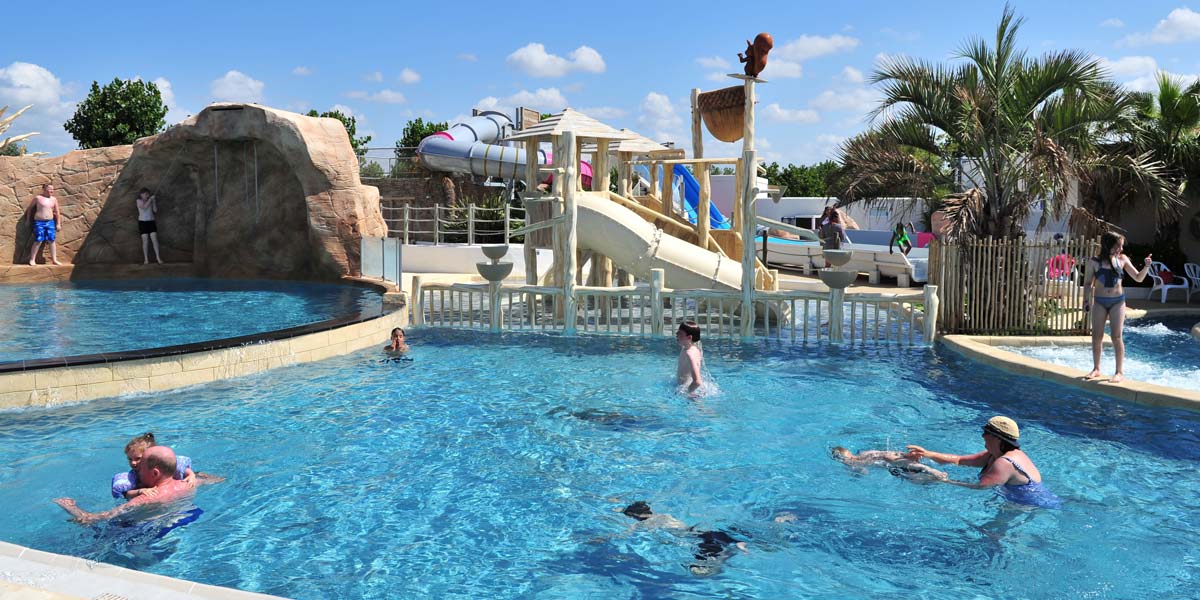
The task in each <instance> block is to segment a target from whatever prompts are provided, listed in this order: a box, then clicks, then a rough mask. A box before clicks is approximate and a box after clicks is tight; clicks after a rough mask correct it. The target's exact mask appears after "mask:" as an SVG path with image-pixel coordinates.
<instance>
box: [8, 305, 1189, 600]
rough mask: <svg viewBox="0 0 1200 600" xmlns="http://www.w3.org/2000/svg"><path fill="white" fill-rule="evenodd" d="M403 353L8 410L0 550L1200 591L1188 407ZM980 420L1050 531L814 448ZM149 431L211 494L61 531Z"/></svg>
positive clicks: (723, 589) (710, 362)
mask: <svg viewBox="0 0 1200 600" xmlns="http://www.w3.org/2000/svg"><path fill="white" fill-rule="evenodd" d="M409 341H410V343H411V344H412V345H413V346H414V350H413V358H414V360H413V361H412V362H406V363H391V362H382V361H381V360H380V355H379V352H378V351H377V350H368V351H362V352H359V353H356V354H351V355H347V356H343V357H339V358H334V359H329V360H325V361H321V362H316V363H308V364H304V365H298V366H294V367H287V368H282V369H277V370H274V371H270V372H266V373H262V374H258V375H254V376H251V377H246V378H241V379H236V380H229V381H223V382H217V383H212V384H206V385H204V386H200V387H194V388H189V389H185V390H179V391H174V392H166V393H159V394H152V395H139V396H130V397H122V398H114V399H108V400H101V401H96V402H92V403H90V404H86V405H76V406H68V407H60V408H56V409H52V410H49V409H39V410H22V411H17V412H8V413H0V464H3V465H6V468H4V469H3V470H0V505H2V506H4V507H6V510H4V511H0V539H3V540H5V541H9V542H13V543H17V544H22V545H26V546H31V547H34V548H38V549H42V550H47V551H51V552H59V553H64V554H71V555H77V556H82V557H85V558H88V559H93V560H98V561H104V562H110V563H116V564H118V565H123V566H130V567H133V568H137V569H141V570H144V571H149V572H153V573H160V574H164V575H170V576H175V577H183V578H187V579H192V580H196V581H200V582H204V583H209V584H216V585H223V586H234V587H238V588H242V589H247V590H254V591H258V592H264V593H269V594H277V595H282V596H288V597H295V598H304V599H309V598H311V599H317V598H321V599H326V598H334V599H340V598H345V599H351V598H371V599H382V598H401V597H432V598H442V597H460V598H489V599H491V598H529V597H536V598H583V597H595V598H794V597H831V598H833V597H836V598H866V597H877V598H884V597H922V598H972V597H975V598H982V597H987V598H1008V597H1017V598H1079V597H1101V598H1133V597H1163V598H1166V597H1190V596H1192V595H1193V594H1194V591H1195V585H1196V574H1197V572H1198V571H1197V568H1198V566H1200V547H1198V546H1197V545H1196V544H1195V531H1196V530H1197V528H1198V527H1200V471H1198V470H1197V468H1196V464H1197V460H1200V414H1196V413H1190V412H1185V411H1179V410H1169V409H1153V408H1149V407H1143V406H1139V405H1133V404H1125V403H1121V402H1118V401H1115V400H1111V399H1108V398H1104V397H1099V396H1094V395H1089V394H1086V393H1083V392H1081V391H1076V390H1073V389H1068V388H1064V387H1058V386H1053V385H1051V384H1048V383H1045V382H1043V381H1040V380H1035V379H1032V378H1022V377H1019V376H1014V375H1009V374H1005V373H1002V372H1000V371H997V370H994V369H991V368H987V367H983V366H980V365H977V364H974V363H970V362H966V361H965V360H964V359H961V358H958V357H957V356H954V355H950V354H947V353H944V352H941V351H937V350H931V349H928V348H912V347H892V346H883V345H880V346H865V347H852V348H850V347H836V346H828V345H809V346H788V345H784V346H780V345H776V344H773V343H767V342H760V343H758V344H757V345H740V344H732V343H730V344H710V345H708V346H707V348H706V353H707V356H706V361H707V368H708V371H709V372H710V373H711V374H712V376H713V377H714V378H715V379H716V381H717V382H718V384H719V388H720V392H719V393H717V394H716V395H714V396H710V397H707V398H704V399H702V400H699V401H692V400H688V399H687V398H685V397H682V396H680V395H678V394H677V393H676V392H675V386H674V385H673V381H672V380H671V379H672V377H671V376H672V374H673V372H674V367H675V357H676V354H677V353H678V350H677V348H675V347H674V344H673V341H671V340H669V339H655V340H642V339H630V338H616V339H613V338H608V339H605V338H597V337H579V338H561V337H557V336H542V335H532V334H529V335H516V334H506V335H502V336H495V337H493V336H489V335H481V334H478V333H471V332H451V331H431V330H421V329H417V330H414V331H412V332H410V335H409ZM383 342H384V340H380V345H381V346H382V345H383ZM994 414H1007V415H1010V416H1012V417H1014V418H1016V419H1017V420H1018V421H1019V422H1020V425H1021V439H1022V441H1023V442H1024V447H1025V448H1026V450H1027V451H1028V452H1029V453H1030V455H1031V456H1032V457H1033V459H1034V460H1035V461H1036V463H1037V465H1038V466H1039V468H1040V469H1041V472H1042V474H1043V477H1044V480H1045V483H1046V485H1048V486H1049V487H1050V488H1051V489H1052V490H1053V491H1054V492H1056V493H1057V494H1058V495H1059V496H1061V497H1062V498H1063V500H1064V506H1063V508H1062V509H1061V510H1046V509H1029V508H1024V507H1020V506H1017V505H1013V504H1009V503H1006V502H1004V501H1003V500H1002V499H1001V498H999V497H998V496H997V495H995V493H993V492H992V491H978V490H968V489H963V488H959V487H955V486H948V485H940V484H931V485H918V484H915V483H912V482H909V481H905V480H901V479H898V478H895V477H892V476H890V475H889V474H888V473H887V472H886V471H885V470H882V469H874V470H871V471H869V472H867V473H865V474H858V473H855V472H853V471H851V470H849V469H848V468H847V467H845V466H844V465H842V464H840V463H838V462H835V461H833V460H832V459H831V458H830V457H829V449H830V447H832V446H835V445H844V446H848V447H850V448H851V449H854V450H856V451H857V450H863V449H871V448H888V447H890V448H898V447H901V446H902V445H903V444H904V443H919V444H922V445H924V446H926V447H927V448H929V449H935V450H943V451H949V452H961V453H968V452H975V451H978V450H981V449H982V440H981V438H980V425H981V424H982V423H983V422H984V421H985V420H986V419H987V418H988V417H990V416H992V415H994ZM145 430H152V431H154V432H155V433H156V434H157V435H158V437H159V440H160V441H162V442H163V443H166V444H168V445H171V446H174V447H175V448H176V449H177V450H178V451H179V452H180V453H182V454H186V455H188V456H190V457H192V459H193V461H194V463H195V466H196V468H197V469H198V470H200V471H204V472H209V473H214V474H218V475H222V476H225V477H228V478H229V480H228V481H227V482H225V483H222V484H218V485H214V486H208V487H203V488H201V489H200V490H199V492H198V494H197V497H196V499H195V503H196V505H197V506H198V507H200V508H202V509H203V511H204V512H203V514H202V515H201V516H200V518H199V519H198V520H197V521H195V522H193V523H190V524H188V525H186V526H183V527H180V528H178V529H174V530H173V531H170V532H169V533H168V534H167V535H165V536H163V537H162V539H158V540H153V539H147V538H152V536H146V535H132V534H129V533H128V530H127V529H123V528H120V527H107V528H84V527H81V526H79V525H76V524H73V523H70V522H68V521H67V520H66V515H65V514H64V513H63V512H62V511H61V510H60V509H59V508H58V507H56V506H54V505H53V504H51V499H53V498H55V497H58V496H70V497H74V498H76V499H77V500H78V501H79V503H80V505H81V506H83V507H84V508H88V509H92V510H98V509H101V508H108V507H110V506H112V505H113V503H114V501H113V500H112V499H111V498H110V497H109V492H108V488H109V479H110V477H111V476H112V474H113V473H114V472H118V471H122V470H124V469H125V468H126V465H125V462H124V460H123V456H122V453H121V450H122V447H123V446H124V444H125V442H126V441H127V440H128V439H129V438H130V437H132V436H133V435H135V434H138V433H141V432H142V431H145ZM946 468H947V469H949V470H950V472H951V474H952V476H954V477H956V478H960V479H964V480H973V479H974V477H975V475H976V471H975V470H974V469H965V468H957V467H946ZM635 500H644V501H647V502H649V503H650V505H651V506H652V507H653V509H654V510H655V511H657V512H662V513H669V514H671V515H673V516H674V517H676V518H678V519H679V520H681V521H683V522H684V523H686V524H688V525H693V526H696V527H697V528H698V530H717V529H721V530H725V531H727V532H730V533H731V534H732V535H733V536H735V537H736V538H737V539H741V540H744V541H745V542H746V544H747V550H746V552H740V553H738V554H736V555H734V556H732V557H731V558H729V560H728V561H726V562H725V564H724V568H723V569H722V570H721V571H720V572H719V573H717V574H715V575H713V576H710V577H697V576H695V575H693V574H691V573H690V572H689V570H688V565H690V564H692V563H693V562H695V559H694V558H693V554H694V553H695V552H696V549H697V542H698V538H697V537H696V535H695V534H694V533H693V534H687V533H681V532H671V531H668V530H662V529H659V530H642V529H631V525H632V524H633V521H632V519H630V518H627V517H625V516H623V515H622V514H621V513H620V509H621V508H622V507H624V506H625V505H627V504H629V503H632V502H633V501H635ZM780 517H784V519H783V520H784V521H786V522H777V518H780ZM132 529H133V530H136V528H132Z"/></svg>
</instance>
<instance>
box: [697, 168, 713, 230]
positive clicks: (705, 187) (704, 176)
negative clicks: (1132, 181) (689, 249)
mask: <svg viewBox="0 0 1200 600" xmlns="http://www.w3.org/2000/svg"><path fill="white" fill-rule="evenodd" d="M696 168H697V169H699V171H700V172H699V173H697V175H699V177H697V178H696V179H697V180H698V181H699V182H700V203H699V204H697V205H696V236H697V237H698V238H699V242H700V243H699V244H698V245H699V246H700V247H701V248H708V241H709V237H710V234H709V230H710V229H711V227H712V223H711V222H710V218H709V214H708V213H709V205H710V204H712V185H711V182H712V179H711V178H710V176H709V173H708V165H696Z"/></svg>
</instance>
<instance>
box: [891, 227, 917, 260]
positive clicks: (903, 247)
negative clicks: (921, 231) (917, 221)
mask: <svg viewBox="0 0 1200 600" xmlns="http://www.w3.org/2000/svg"><path fill="white" fill-rule="evenodd" d="M908 227H909V229H911V230H912V232H913V235H916V234H917V230H916V228H915V227H913V224H912V223H909V224H908ZM893 245H895V246H896V247H897V248H899V249H900V251H901V252H903V253H904V255H905V256H908V253H909V252H912V249H913V244H912V239H911V238H909V237H908V232H907V231H905V230H904V223H896V227H895V228H894V229H893V230H892V239H890V240H888V254H895V252H894V251H893V250H892V246H893Z"/></svg>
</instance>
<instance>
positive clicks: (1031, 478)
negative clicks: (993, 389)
mask: <svg viewBox="0 0 1200 600" xmlns="http://www.w3.org/2000/svg"><path fill="white" fill-rule="evenodd" d="M1020 439H1021V430H1020V428H1018V427H1017V422H1016V421H1013V420H1012V419H1010V418H1008V417H1001V416H995V417H992V418H990V419H988V421H987V423H986V424H984V426H983V444H984V450H983V452H976V453H975V454H968V455H958V454H945V453H942V452H932V451H929V450H926V449H924V448H922V447H920V446H916V445H911V444H910V445H909V446H908V450H909V452H908V456H909V458H911V459H913V460H920V459H922V458H928V459H930V460H932V461H933V462H936V463H940V464H943V465H962V466H966V467H980V471H979V482H978V483H970V482H966V481H954V480H952V479H950V480H946V483H950V484H954V485H957V486H962V487H966V488H972V489H978V490H983V489H992V488H995V489H996V490H997V492H998V493H999V494H1000V495H1001V496H1003V497H1004V499H1006V500H1008V501H1010V502H1016V503H1018V504H1027V505H1030V506H1040V507H1043V508H1058V507H1059V506H1060V505H1061V504H1062V500H1060V499H1059V497H1058V496H1055V495H1054V493H1053V492H1051V491H1050V490H1049V489H1047V488H1046V486H1044V485H1042V474H1041V473H1040V472H1039V471H1038V469H1037V467H1036V466H1034V464H1033V460H1031V459H1030V458H1029V456H1028V455H1027V454H1025V453H1024V452H1023V451H1021V441H1020Z"/></svg>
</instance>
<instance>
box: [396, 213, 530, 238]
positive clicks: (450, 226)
mask: <svg viewBox="0 0 1200 600" xmlns="http://www.w3.org/2000/svg"><path fill="white" fill-rule="evenodd" d="M381 208H382V209H383V220H384V222H386V223H387V226H388V237H393V238H398V239H400V240H401V241H402V242H403V243H405V244H414V243H419V242H420V243H432V244H434V245H441V244H469V245H475V244H507V243H509V241H510V239H511V238H512V237H513V236H512V234H511V231H512V230H513V229H516V228H519V227H521V226H522V225H524V224H525V208H523V207H520V206H504V207H482V206H478V205H476V204H473V203H472V204H468V205H467V206H466V207H465V208H460V207H454V206H412V205H410V204H404V205H402V206H384V207H381ZM505 232H510V233H508V235H505Z"/></svg>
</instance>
